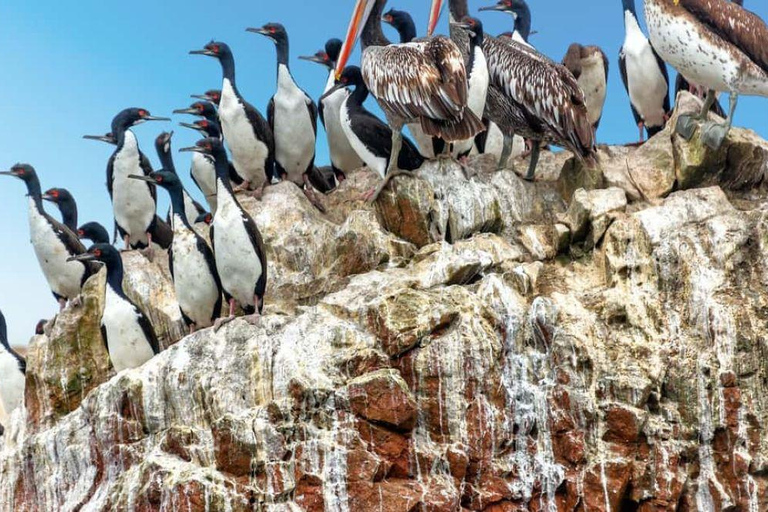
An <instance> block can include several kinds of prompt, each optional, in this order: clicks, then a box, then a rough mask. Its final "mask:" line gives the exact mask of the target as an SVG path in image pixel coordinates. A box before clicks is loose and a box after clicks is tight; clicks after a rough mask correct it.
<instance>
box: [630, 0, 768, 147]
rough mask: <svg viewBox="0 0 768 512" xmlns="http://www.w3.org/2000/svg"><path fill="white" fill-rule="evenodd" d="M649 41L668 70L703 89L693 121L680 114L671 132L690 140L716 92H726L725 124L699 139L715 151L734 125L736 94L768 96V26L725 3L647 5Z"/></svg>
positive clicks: (663, 0) (654, 1) (708, 128)
mask: <svg viewBox="0 0 768 512" xmlns="http://www.w3.org/2000/svg"><path fill="white" fill-rule="evenodd" d="M645 19H646V22H647V24H648V32H649V33H650V36H651V42H652V43H653V46H654V47H655V48H656V51H658V52H659V55H660V56H661V58H663V59H664V60H665V61H666V62H667V63H669V64H670V65H671V66H672V67H674V68H675V69H677V71H678V72H679V73H682V75H683V76H685V78H686V79H687V80H688V81H689V82H691V83H695V84H698V85H700V86H702V87H705V88H706V89H707V90H708V93H707V99H706V101H705V102H704V105H703V107H702V109H701V112H700V113H699V115H697V116H690V115H681V116H680V117H679V118H678V120H677V125H676V127H675V130H676V131H677V133H679V134H680V135H681V136H682V137H683V138H686V139H690V138H691V137H692V136H693V132H694V130H695V129H696V123H695V122H696V121H703V120H705V119H706V118H707V113H708V112H709V109H710V107H711V105H712V103H714V101H715V99H716V96H717V93H718V92H723V91H728V93H729V94H730V109H729V112H728V118H727V119H726V120H725V122H724V123H716V122H707V123H705V124H704V125H703V126H702V127H701V132H702V133H701V137H702V140H703V141H704V142H705V143H706V144H707V145H708V146H710V147H711V148H713V149H717V148H719V147H720V146H721V145H722V143H723V140H724V139H725V136H726V135H727V134H728V131H729V130H730V128H731V124H732V122H733V113H734V111H735V110H736V102H737V100H738V97H739V94H747V95H755V96H765V97H768V45H766V41H768V27H767V26H766V24H765V22H764V21H763V20H761V19H760V17H759V16H757V15H756V14H754V13H752V12H750V11H748V10H746V9H744V8H743V7H741V6H739V5H737V4H736V3H733V2H728V1H726V0H646V1H645Z"/></svg>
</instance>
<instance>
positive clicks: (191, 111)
mask: <svg viewBox="0 0 768 512" xmlns="http://www.w3.org/2000/svg"><path fill="white" fill-rule="evenodd" d="M173 113H174V114H192V115H193V116H194V115H198V114H199V113H200V112H199V111H198V110H197V109H196V108H192V107H189V108H179V109H176V110H174V111H173Z"/></svg>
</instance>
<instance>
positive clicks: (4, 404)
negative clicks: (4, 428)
mask: <svg viewBox="0 0 768 512" xmlns="http://www.w3.org/2000/svg"><path fill="white" fill-rule="evenodd" d="M26 373H27V362H26V361H25V360H24V358H23V357H21V356H20V355H19V354H18V353H17V352H16V351H15V350H13V349H12V348H11V345H10V344H9V342H8V327H7V326H6V324H5V316H4V315H3V312H2V311H0V375H2V376H3V377H2V378H1V379H0V412H3V413H4V414H3V415H0V423H3V424H5V425H7V424H8V417H9V416H10V415H11V413H12V412H13V411H14V410H16V408H17V407H19V406H20V405H21V404H22V403H23V402H24V387H25V383H26Z"/></svg>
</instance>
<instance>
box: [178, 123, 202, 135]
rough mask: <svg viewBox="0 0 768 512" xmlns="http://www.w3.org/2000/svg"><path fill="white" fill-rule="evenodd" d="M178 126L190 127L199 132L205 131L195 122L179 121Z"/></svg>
mask: <svg viewBox="0 0 768 512" xmlns="http://www.w3.org/2000/svg"><path fill="white" fill-rule="evenodd" d="M179 126H183V127H184V128H191V129H193V130H195V131H198V132H201V133H202V132H205V130H203V129H202V128H200V127H199V126H197V125H196V124H192V123H179Z"/></svg>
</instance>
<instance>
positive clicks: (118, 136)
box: [112, 125, 130, 150]
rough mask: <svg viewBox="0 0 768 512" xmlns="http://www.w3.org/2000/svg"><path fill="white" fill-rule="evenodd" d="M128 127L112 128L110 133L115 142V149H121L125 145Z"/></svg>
mask: <svg viewBox="0 0 768 512" xmlns="http://www.w3.org/2000/svg"><path fill="white" fill-rule="evenodd" d="M128 128H129V127H128V126H124V125H118V126H113V127H112V133H113V134H114V136H115V140H116V141H117V149H118V150H119V149H121V148H122V147H123V146H124V145H125V137H126V134H127V133H128V132H129V131H130V130H129V129H128Z"/></svg>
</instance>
